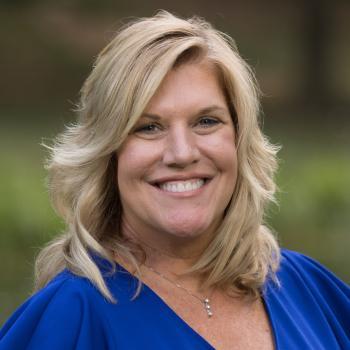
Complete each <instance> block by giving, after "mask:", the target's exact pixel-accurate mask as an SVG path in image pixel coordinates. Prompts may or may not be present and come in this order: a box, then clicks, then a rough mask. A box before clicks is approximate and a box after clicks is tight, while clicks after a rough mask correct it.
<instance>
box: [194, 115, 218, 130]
mask: <svg viewBox="0 0 350 350" xmlns="http://www.w3.org/2000/svg"><path fill="white" fill-rule="evenodd" d="M219 123H221V121H220V120H219V119H217V118H214V117H202V118H200V119H199V120H198V122H197V125H199V126H200V127H202V128H210V127H212V126H215V125H217V124H219Z"/></svg>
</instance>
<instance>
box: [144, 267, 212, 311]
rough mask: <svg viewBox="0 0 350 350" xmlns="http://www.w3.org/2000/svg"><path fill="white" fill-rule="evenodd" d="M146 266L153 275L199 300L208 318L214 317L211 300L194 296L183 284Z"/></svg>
mask: <svg viewBox="0 0 350 350" xmlns="http://www.w3.org/2000/svg"><path fill="white" fill-rule="evenodd" d="M144 266H145V267H146V268H147V269H149V270H150V271H152V272H153V273H155V274H156V275H158V276H160V277H161V278H163V279H165V280H166V281H168V282H170V283H171V284H173V285H174V286H175V287H177V288H179V289H182V290H183V291H185V292H186V293H187V294H188V295H190V296H192V297H193V298H196V299H197V300H199V301H200V302H201V303H202V304H203V307H204V310H205V311H206V313H207V315H208V317H209V318H210V317H212V316H213V312H212V310H211V305H210V299H209V298H204V299H203V298H201V297H199V296H197V295H195V294H193V293H192V292H190V291H189V290H188V289H186V288H185V287H183V286H182V285H181V284H179V283H176V282H175V281H173V280H171V279H170V278H169V277H167V276H165V275H163V274H162V273H161V272H159V271H157V270H155V269H154V268H153V267H151V266H147V265H145V264H144Z"/></svg>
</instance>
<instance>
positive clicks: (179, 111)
mask: <svg viewBox="0 0 350 350" xmlns="http://www.w3.org/2000/svg"><path fill="white" fill-rule="evenodd" d="M236 177H237V157H236V147H235V131H234V126H233V122H232V118H231V115H230V112H229V108H228V105H227V103H226V98H225V95H224V92H223V90H222V88H221V85H220V82H219V79H218V77H217V74H216V71H215V68H214V67H213V66H212V65H211V64H209V63H207V62H201V63H198V62H197V63H187V64H183V65H181V66H179V67H177V68H176V69H173V70H172V71H170V72H169V73H168V75H167V76H166V77H165V79H164V81H163V82H162V84H161V86H160V88H159V89H158V91H157V92H156V94H155V95H154V96H153V98H152V99H151V100H150V102H149V104H148V106H147V108H146V110H145V111H144V114H143V115H142V116H141V118H140V120H139V121H138V123H137V125H136V126H135V128H134V130H133V132H132V133H131V134H130V135H129V137H128V138H127V140H126V141H125V143H124V144H123V146H122V148H121V149H120V151H119V152H118V187H119V191H120V198H121V203H122V207H123V227H124V231H125V232H126V234H132V235H133V236H137V237H139V239H140V241H141V242H146V243H147V244H148V245H150V246H152V247H154V248H156V249H159V250H161V251H165V252H167V253H169V254H175V255H177V256H179V255H180V256H191V255H198V254H200V252H201V251H202V250H203V249H204V248H205V247H206V246H207V244H208V242H209V241H210V240H211V239H212V236H213V234H214V232H215V230H216V228H217V226H218V225H219V223H220V222H221V220H222V217H223V213H224V210H225V208H226V207H227V205H228V203H229V201H230V199H231V196H232V193H233V190H234V187H235V183H236ZM198 180H204V181H205V183H204V186H202V187H200V188H198V189H195V190H190V191H185V192H181V193H173V192H169V191H167V190H165V189H164V187H162V186H164V185H165V184H166V183H168V184H176V183H180V182H182V183H184V181H186V182H188V181H190V182H191V183H195V182H196V181H198ZM127 232H129V233H127Z"/></svg>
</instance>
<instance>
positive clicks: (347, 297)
mask: <svg viewBox="0 0 350 350" xmlns="http://www.w3.org/2000/svg"><path fill="white" fill-rule="evenodd" d="M277 278H278V280H279V283H280V286H279V287H278V288H277V287H275V286H274V287H271V284H269V286H268V291H267V294H269V295H268V296H267V297H268V300H269V302H270V306H271V310H272V311H273V312H274V313H275V315H277V316H278V317H279V319H283V322H284V324H285V325H286V324H288V322H289V323H290V325H291V326H290V327H289V329H299V330H300V327H302V328H303V331H300V332H301V333H303V332H304V333H305V332H306V331H305V329H309V330H312V332H311V331H310V332H311V333H310V334H312V333H314V334H317V335H318V336H320V334H323V335H324V339H326V338H327V334H328V338H327V339H328V340H329V339H333V338H332V337H333V334H336V338H337V341H338V342H340V343H342V344H347V345H349V341H350V340H349V338H350V334H349V329H350V319H349V315H350V287H349V286H348V285H347V284H346V283H344V282H343V281H341V280H340V279H339V278H338V277H337V276H335V275H334V274H333V273H332V272H330V271H329V270H328V269H327V268H325V267H324V266H322V265H321V264H320V263H318V262H317V261H315V260H313V259H312V258H310V257H308V256H305V255H303V254H300V253H297V252H293V251H289V250H282V257H281V265H280V269H279V271H278V272H277ZM298 327H299V328H298ZM310 334H309V338H310V337H311V335H310ZM329 348H332V347H329Z"/></svg>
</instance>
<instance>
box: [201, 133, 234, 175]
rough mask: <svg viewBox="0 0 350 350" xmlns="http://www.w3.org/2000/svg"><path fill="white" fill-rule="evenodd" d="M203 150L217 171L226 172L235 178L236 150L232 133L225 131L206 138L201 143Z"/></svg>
mask: <svg viewBox="0 0 350 350" xmlns="http://www.w3.org/2000/svg"><path fill="white" fill-rule="evenodd" d="M203 149H205V150H206V153H207V154H208V156H209V157H210V158H211V159H212V160H213V162H214V163H215V164H216V166H217V167H218V168H219V169H221V170H223V171H228V172H230V173H231V175H234V177H236V175H237V174H236V173H237V150H236V145H235V139H234V134H233V133H232V132H230V131H226V132H222V133H220V135H213V137H209V138H207V139H206V140H205V142H204V143H203Z"/></svg>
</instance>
